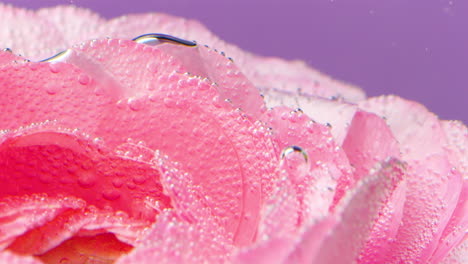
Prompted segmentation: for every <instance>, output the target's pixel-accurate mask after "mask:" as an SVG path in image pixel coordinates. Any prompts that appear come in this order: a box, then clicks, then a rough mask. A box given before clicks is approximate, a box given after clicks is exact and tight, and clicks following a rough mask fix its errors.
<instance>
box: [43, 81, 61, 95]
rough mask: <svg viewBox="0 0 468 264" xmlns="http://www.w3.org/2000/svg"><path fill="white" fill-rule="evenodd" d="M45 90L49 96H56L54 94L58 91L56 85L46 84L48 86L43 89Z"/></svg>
mask: <svg viewBox="0 0 468 264" xmlns="http://www.w3.org/2000/svg"><path fill="white" fill-rule="evenodd" d="M45 89H46V92H47V93H48V94H50V95H54V94H56V93H57V92H58V90H59V89H58V86H57V85H54V84H53V83H51V84H48V85H47V86H46V87H45Z"/></svg>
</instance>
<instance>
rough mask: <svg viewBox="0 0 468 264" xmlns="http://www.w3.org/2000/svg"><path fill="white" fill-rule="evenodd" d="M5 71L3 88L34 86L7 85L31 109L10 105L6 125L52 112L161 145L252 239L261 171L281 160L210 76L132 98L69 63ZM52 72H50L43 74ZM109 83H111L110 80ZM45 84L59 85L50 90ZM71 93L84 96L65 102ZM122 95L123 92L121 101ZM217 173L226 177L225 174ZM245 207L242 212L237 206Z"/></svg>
mask: <svg viewBox="0 0 468 264" xmlns="http://www.w3.org/2000/svg"><path fill="white" fill-rule="evenodd" d="M140 46H141V45H140ZM122 49H123V50H125V49H124V47H122ZM87 65H89V64H88V63H85V65H84V66H82V67H86V66H87ZM143 66H144V65H142V67H143ZM56 67H57V68H56ZM96 67H97V69H100V68H99V66H96ZM49 68H51V69H53V71H55V70H57V69H59V72H58V73H54V72H51V71H50V69H49ZM140 69H141V67H138V68H131V69H129V70H134V71H140ZM87 70H89V69H87ZM10 71H14V72H15V74H14V75H12V73H11V72H10ZM2 74H4V76H5V78H3V79H2V80H3V82H4V83H5V84H4V85H3V86H2V87H3V88H4V89H6V90H8V89H9V88H10V87H24V86H27V87H30V89H27V91H24V90H21V91H19V89H14V88H11V89H10V90H12V91H8V92H6V95H7V96H5V97H4V98H5V102H4V104H8V103H9V102H12V101H13V100H8V99H10V98H14V100H16V102H17V103H22V102H21V101H23V103H22V104H24V105H28V106H29V107H30V108H31V109H28V110H29V112H28V114H27V115H22V114H21V113H22V112H23V110H21V111H19V109H17V108H16V107H14V105H6V108H7V109H8V110H9V111H11V113H12V116H10V117H9V119H8V121H9V122H10V124H9V125H7V124H8V123H7V124H2V125H3V127H7V128H8V127H16V126H19V125H25V124H28V123H30V122H40V121H43V120H46V119H49V120H58V123H59V124H61V125H64V126H66V127H78V128H81V129H83V130H84V131H87V132H88V133H91V134H94V135H96V136H100V137H102V138H105V139H106V143H107V144H109V146H111V147H117V146H118V145H120V144H122V143H123V141H125V139H126V138H134V139H136V141H140V140H143V141H144V142H146V143H147V145H148V147H149V148H151V149H160V150H162V151H163V152H164V153H165V154H168V155H169V156H170V157H171V159H172V160H174V161H177V162H180V163H181V164H183V166H184V170H186V171H188V172H191V173H192V174H193V175H194V178H195V182H196V183H197V184H201V185H203V186H204V188H205V190H206V192H207V195H209V196H211V197H214V198H213V200H212V203H214V204H213V207H218V208H221V210H222V215H223V217H228V218H230V220H229V221H228V229H229V230H230V231H235V230H237V229H238V228H240V229H239V230H244V229H245V230H250V231H249V232H247V231H244V232H237V233H238V234H239V235H242V237H243V238H240V237H239V238H238V239H239V241H240V239H244V240H245V241H249V240H251V239H252V237H253V235H254V233H255V229H254V228H252V227H254V226H255V224H250V223H255V222H256V221H257V216H256V215H258V211H259V206H260V200H259V199H260V196H259V195H260V193H259V192H260V178H261V175H264V174H266V173H270V171H273V170H274V166H273V164H275V165H276V161H275V160H274V158H273V156H272V153H271V149H270V147H268V144H269V143H268V142H266V141H267V139H266V137H265V133H266V131H265V129H264V128H262V127H261V124H260V123H258V124H252V123H251V122H250V121H249V120H248V119H247V118H246V117H243V116H242V113H241V112H240V111H234V110H232V108H231V107H230V106H229V105H227V104H223V103H222V102H221V104H220V103H218V102H217V101H216V98H217V97H219V96H218V93H217V91H216V90H215V89H214V88H213V87H211V86H210V84H209V83H207V82H205V81H203V80H199V79H198V78H188V77H187V76H183V75H177V74H175V75H172V77H171V78H170V79H168V80H167V81H166V83H165V85H161V86H158V89H157V90H154V91H152V92H151V94H150V95H149V97H148V96H147V94H142V95H136V96H134V97H131V98H129V99H128V100H127V99H126V98H122V96H123V95H124V94H125V93H128V92H129V90H125V89H124V88H123V87H122V85H120V84H119V83H116V82H112V80H114V79H112V78H111V79H109V78H108V75H107V76H106V75H105V74H103V75H99V77H101V78H100V79H94V77H93V78H90V79H91V80H89V79H88V82H86V83H85V84H83V82H82V80H81V79H80V77H81V76H83V75H85V73H83V72H80V71H79V70H77V69H76V68H74V67H72V66H71V65H68V64H63V63H57V64H51V65H48V64H40V67H38V68H37V69H35V71H32V70H31V69H29V67H24V66H23V67H18V68H17V69H7V70H6V71H4V72H2ZM36 74H37V75H39V74H41V78H40V79H41V80H47V83H41V82H37V81H36V79H37V75H36ZM48 75H50V76H51V78H47V77H44V76H48ZM86 75H87V74H86ZM7 76H8V77H7ZM10 76H15V78H12V77H10ZM96 78H97V76H96ZM109 83H110V84H112V85H106V84H109ZM44 86H46V87H44ZM47 86H48V87H51V86H52V88H56V86H59V87H60V89H59V90H57V91H55V90H54V91H53V92H52V93H50V92H47V88H48V87H47ZM28 93H32V94H31V95H28ZM10 94H13V95H10ZM68 98H79V99H81V100H75V103H73V104H71V105H70V104H68V103H67V104H65V102H68ZM119 98H122V99H121V100H119V101H118V99H119ZM7 100H8V101H7ZM57 102H60V103H57ZM51 106H52V107H51ZM12 117H15V118H12ZM200 139H203V140H200ZM213 146H217V147H213ZM253 146H255V147H253ZM252 149H255V152H252ZM195 154H196V155H195ZM220 168H223V169H221V170H220ZM219 175H224V177H223V178H222V179H220V178H219ZM257 179H258V180H257ZM227 186H232V189H231V190H232V191H231V192H227V191H226V190H227V189H229V188H228V187H227ZM242 193H245V196H242ZM221 194H222V195H221ZM241 197H243V198H241ZM233 201H235V204H232V203H233ZM241 206H242V208H244V211H242V210H240V208H241ZM243 212H244V213H245V214H247V215H249V217H241V216H240V215H239V214H243ZM239 223H240V225H241V226H238V225H239ZM249 237H250V238H249Z"/></svg>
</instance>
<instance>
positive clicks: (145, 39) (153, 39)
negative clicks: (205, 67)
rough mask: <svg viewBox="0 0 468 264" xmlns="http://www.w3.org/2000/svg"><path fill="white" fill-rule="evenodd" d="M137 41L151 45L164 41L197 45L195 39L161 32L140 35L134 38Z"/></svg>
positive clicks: (191, 45)
mask: <svg viewBox="0 0 468 264" xmlns="http://www.w3.org/2000/svg"><path fill="white" fill-rule="evenodd" d="M132 40H133V41H135V42H136V43H140V44H146V45H150V46H156V45H159V44H162V43H171V44H179V45H184V46H190V47H194V46H196V45H197V43H195V42H194V41H189V40H185V39H181V38H177V37H174V36H171V35H166V34H159V33H150V34H144V35H141V36H138V37H136V38H134V39H132Z"/></svg>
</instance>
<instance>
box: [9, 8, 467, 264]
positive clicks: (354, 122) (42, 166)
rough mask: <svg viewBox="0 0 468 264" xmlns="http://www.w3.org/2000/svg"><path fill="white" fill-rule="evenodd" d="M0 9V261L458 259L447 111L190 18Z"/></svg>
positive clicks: (463, 186) (454, 158)
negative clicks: (339, 76)
mask: <svg viewBox="0 0 468 264" xmlns="http://www.w3.org/2000/svg"><path fill="white" fill-rule="evenodd" d="M0 15H1V17H2V23H3V25H2V27H1V29H0V36H1V38H0V41H1V44H2V46H3V47H9V48H11V51H8V50H6V51H3V52H0V66H1V70H0V89H1V91H0V94H1V96H0V107H1V108H0V109H1V115H0V129H2V131H1V134H0V163H1V164H0V178H1V184H2V188H1V192H0V238H1V239H0V246H1V248H2V251H1V253H0V263H91V262H92V263H466V261H467V249H468V242H467V240H466V237H467V235H466V231H467V228H468V216H467V213H466V211H467V203H466V200H467V192H468V185H467V178H468V173H467V166H468V163H467V154H466V151H467V149H468V132H467V128H466V127H465V126H464V125H463V124H462V123H460V122H456V121H441V120H439V119H438V118H437V117H436V116H435V115H434V114H432V113H430V112H429V111H428V110H427V109H425V108H424V107H423V106H421V105H419V104H417V103H415V102H411V101H407V100H404V99H401V98H399V97H396V96H383V97H377V98H369V99H366V97H365V95H364V93H363V91H361V90H360V89H358V88H356V87H352V86H350V85H347V84H344V83H341V82H338V81H335V80H333V79H331V78H329V77H327V76H325V75H323V74H321V73H319V72H317V71H315V70H313V69H311V68H309V67H308V66H307V65H305V64H304V63H302V62H288V61H284V60H281V59H277V58H264V57H260V56H256V55H254V54H250V53H247V52H244V51H242V50H240V49H239V48H237V47H235V46H233V45H230V44H227V43H225V42H223V41H222V40H220V39H218V38H217V37H216V36H214V35H213V34H212V33H210V32H209V31H208V30H207V29H205V28H204V27H203V26H202V25H201V24H199V23H198V22H195V21H191V20H185V19H181V18H176V17H172V16H168V15H163V14H143V15H129V16H124V17H120V18H116V19H112V20H109V21H107V20H104V19H102V18H100V17H99V16H98V15H96V14H93V13H91V12H90V11H88V10H83V9H77V8H74V7H57V8H47V9H41V10H39V11H37V12H35V11H28V10H23V9H18V8H14V7H10V6H5V5H0ZM153 32H156V33H164V34H169V35H167V36H166V35H149V36H146V37H140V38H138V39H136V40H135V41H132V40H131V39H132V38H134V37H137V36H139V35H142V34H145V33H153ZM172 36H174V37H178V38H181V39H182V40H178V39H174V38H173V37H172ZM93 38H96V40H91V41H90V40H89V39H93ZM193 39H194V40H196V41H197V42H196V43H191V42H190V41H188V42H183V41H184V40H193ZM80 43H81V44H80ZM205 43H206V44H208V46H205V45H204V44H205ZM64 50H65V52H63V53H61V54H60V55H58V56H55V57H52V58H50V59H48V60H47V61H44V62H37V61H39V60H42V59H45V58H47V57H50V56H51V55H53V54H57V53H58V52H60V51H64ZM221 50H222V51H224V52H225V53H224V52H219V51H221ZM18 54H21V55H22V56H18ZM227 56H230V57H227ZM231 58H232V59H231ZM261 94H263V97H262V96H261Z"/></svg>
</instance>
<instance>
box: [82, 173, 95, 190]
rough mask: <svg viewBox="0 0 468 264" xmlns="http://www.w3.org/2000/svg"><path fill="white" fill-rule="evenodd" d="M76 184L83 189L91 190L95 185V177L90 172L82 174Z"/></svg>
mask: <svg viewBox="0 0 468 264" xmlns="http://www.w3.org/2000/svg"><path fill="white" fill-rule="evenodd" d="M78 184H79V185H80V186H81V187H83V188H91V187H93V186H94V185H95V184H96V176H95V175H94V173H92V172H82V173H81V174H80V176H78Z"/></svg>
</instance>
